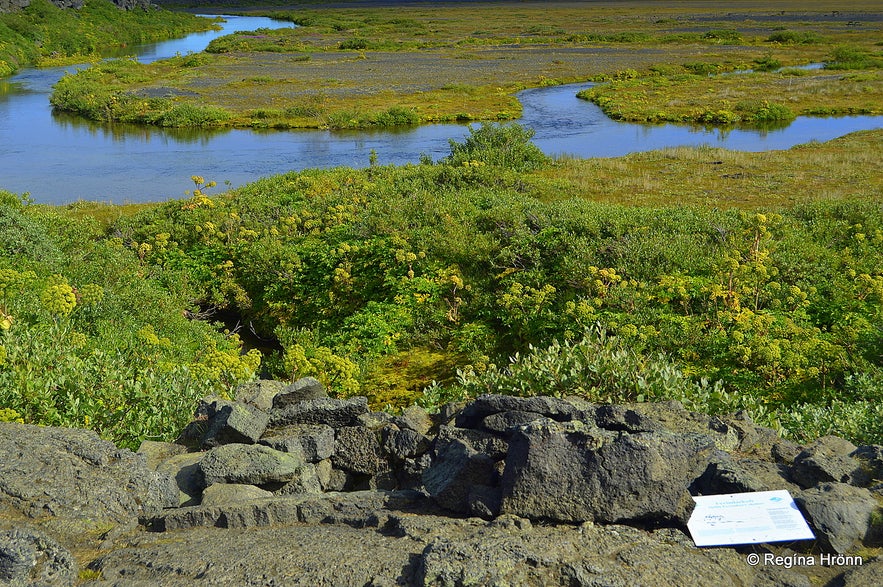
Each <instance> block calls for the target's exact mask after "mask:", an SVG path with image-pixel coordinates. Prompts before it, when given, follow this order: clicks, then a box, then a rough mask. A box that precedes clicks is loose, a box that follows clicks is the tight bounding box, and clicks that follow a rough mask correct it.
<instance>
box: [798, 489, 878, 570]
mask: <svg viewBox="0 0 883 587" xmlns="http://www.w3.org/2000/svg"><path fill="white" fill-rule="evenodd" d="M794 501H796V502H797V504H798V505H799V506H800V508H801V509H802V510H803V512H804V513H805V514H806V519H807V521H808V522H809V523H810V525H811V526H812V527H813V529H814V530H815V533H816V538H817V539H818V540H819V543H820V544H821V545H822V547H823V548H824V549H825V550H826V551H828V552H836V553H838V554H844V553H846V552H849V550H850V549H851V548H852V547H853V545H854V544H856V543H857V542H859V541H861V540H863V539H864V538H865V536H867V534H868V531H869V529H870V527H871V513H872V512H873V511H874V510H876V509H877V508H878V507H879V506H878V505H877V500H875V499H874V496H873V495H871V492H870V491H868V490H867V489H864V488H861V487H853V486H852V485H847V484H846V483H820V484H818V485H816V486H814V487H811V488H809V489H805V490H803V491H801V492H800V493H799V494H797V495H796V496H794Z"/></svg>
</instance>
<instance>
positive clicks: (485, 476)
mask: <svg viewBox="0 0 883 587" xmlns="http://www.w3.org/2000/svg"><path fill="white" fill-rule="evenodd" d="M497 477H498V474H497V471H496V468H495V467H494V460H493V459H491V458H490V457H489V456H488V455H486V454H484V453H480V452H477V451H476V450H474V449H473V448H472V447H470V446H469V445H468V444H466V443H463V442H458V441H452V442H449V443H448V444H446V445H444V446H443V448H442V449H440V450H439V452H438V455H437V456H436V458H435V459H434V460H433V462H432V466H430V467H429V468H428V469H427V470H426V471H425V472H424V473H423V485H424V486H425V487H426V490H427V491H428V492H429V494H430V495H431V496H432V497H433V498H435V500H436V502H438V504H439V505H440V506H442V507H443V508H446V509H449V510H451V511H454V512H459V513H468V512H469V510H470V508H469V505H470V499H469V495H470V491H471V489H472V487H474V486H476V485H483V486H493V485H496V484H497Z"/></svg>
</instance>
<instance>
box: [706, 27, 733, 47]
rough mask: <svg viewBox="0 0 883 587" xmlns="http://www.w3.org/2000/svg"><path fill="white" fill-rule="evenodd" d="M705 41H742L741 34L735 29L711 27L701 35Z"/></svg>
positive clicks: (729, 42) (731, 42) (728, 42)
mask: <svg viewBox="0 0 883 587" xmlns="http://www.w3.org/2000/svg"><path fill="white" fill-rule="evenodd" d="M702 38H703V39H705V40H706V41H713V42H716V43H726V44H736V43H741V42H742V35H741V34H740V33H739V31H737V30H735V29H712V30H710V31H708V32H706V33H704V34H703V35H702Z"/></svg>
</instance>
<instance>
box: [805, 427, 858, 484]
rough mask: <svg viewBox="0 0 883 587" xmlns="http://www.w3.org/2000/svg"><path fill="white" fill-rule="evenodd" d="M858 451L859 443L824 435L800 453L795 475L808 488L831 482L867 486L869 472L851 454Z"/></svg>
mask: <svg viewBox="0 0 883 587" xmlns="http://www.w3.org/2000/svg"><path fill="white" fill-rule="evenodd" d="M855 450H856V447H855V445H854V444H852V443H851V442H849V441H848V440H844V439H842V438H838V437H837V436H823V437H822V438H819V439H818V440H816V441H815V442H813V443H812V444H810V445H809V446H807V447H806V449H804V450H803V452H801V453H800V454H799V455H797V457H796V458H795V459H794V464H793V465H792V467H791V477H792V478H793V479H794V481H795V482H797V483H798V484H799V485H800V486H801V487H804V488H807V487H812V486H813V485H816V484H817V483H824V482H828V481H833V482H836V483H852V484H853V485H859V486H862V485H866V484H867V482H868V481H869V479H868V475H867V473H866V472H865V471H864V470H863V469H862V466H861V463H860V462H859V461H858V460H856V459H855V458H853V457H851V456H849V455H850V454H852V453H853V451H855Z"/></svg>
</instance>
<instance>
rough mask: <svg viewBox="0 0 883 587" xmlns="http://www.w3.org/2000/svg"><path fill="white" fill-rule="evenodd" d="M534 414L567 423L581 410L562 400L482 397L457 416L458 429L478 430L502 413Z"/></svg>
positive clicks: (501, 396) (507, 396)
mask: <svg viewBox="0 0 883 587" xmlns="http://www.w3.org/2000/svg"><path fill="white" fill-rule="evenodd" d="M512 411H517V412H534V413H537V414H541V415H543V416H546V417H548V418H551V419H553V420H558V421H566V420H570V419H572V418H573V416H574V415H576V414H578V413H579V410H578V409H577V408H576V407H574V406H573V404H571V403H568V402H566V401H564V400H562V399H558V398H554V397H548V396H535V397H513V396H509V395H482V396H480V397H478V398H477V399H475V401H473V402H471V403H469V404H467V406H466V407H465V408H463V409H462V410H461V411H460V413H459V414H457V427H458V428H478V426H480V425H481V422H482V420H484V419H485V418H487V417H488V416H490V415H492V414H499V413H500V412H512Z"/></svg>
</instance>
